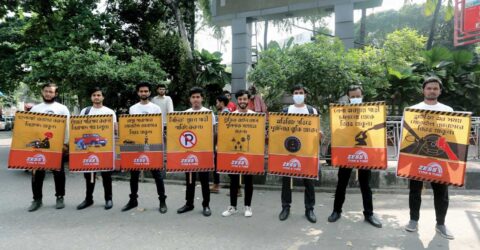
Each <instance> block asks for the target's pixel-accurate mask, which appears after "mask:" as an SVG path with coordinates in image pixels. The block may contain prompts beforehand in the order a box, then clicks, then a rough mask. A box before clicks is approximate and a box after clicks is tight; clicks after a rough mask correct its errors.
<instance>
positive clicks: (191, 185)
mask: <svg viewBox="0 0 480 250" xmlns="http://www.w3.org/2000/svg"><path fill="white" fill-rule="evenodd" d="M197 174H198V178H199V179H200V184H201V185H202V196H203V202H202V206H203V207H208V206H209V204H210V187H209V186H208V181H209V175H210V172H192V173H185V180H186V181H187V190H186V193H185V200H187V205H188V206H193V201H194V199H195V182H196V180H197ZM190 175H191V176H192V179H191V180H192V181H191V182H190Z"/></svg>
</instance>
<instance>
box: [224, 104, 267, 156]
mask: <svg viewBox="0 0 480 250" xmlns="http://www.w3.org/2000/svg"><path fill="white" fill-rule="evenodd" d="M218 135H219V136H218V143H217V152H218V153H244V154H255V155H263V154H264V153H265V114H253V113H252V114H248V113H245V114H243V113H221V114H219V116H218Z"/></svg>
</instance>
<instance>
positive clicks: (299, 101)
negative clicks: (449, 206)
mask: <svg viewBox="0 0 480 250" xmlns="http://www.w3.org/2000/svg"><path fill="white" fill-rule="evenodd" d="M292 94H293V101H294V104H293V105H290V106H289V107H288V108H286V109H285V110H284V112H285V113H289V114H290V113H293V114H315V115H316V114H318V112H317V110H316V109H315V108H313V107H312V106H309V105H307V104H305V97H306V95H307V91H306V90H305V87H304V86H303V85H300V84H298V85H295V86H294V87H293V91H292ZM291 181H292V178H291V177H283V178H282V211H281V212H280V214H279V216H278V218H279V219H280V220H281V221H284V220H286V219H287V218H288V216H289V215H290V204H291V203H292V188H291ZM303 183H304V185H305V217H307V220H308V221H310V222H311V223H315V222H317V217H316V216H315V213H314V212H313V208H314V206H315V189H314V185H313V180H311V179H307V178H304V179H303Z"/></svg>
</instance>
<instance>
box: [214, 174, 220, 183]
mask: <svg viewBox="0 0 480 250" xmlns="http://www.w3.org/2000/svg"><path fill="white" fill-rule="evenodd" d="M213 184H217V185H218V184H220V175H219V174H218V173H217V172H215V171H214V172H213Z"/></svg>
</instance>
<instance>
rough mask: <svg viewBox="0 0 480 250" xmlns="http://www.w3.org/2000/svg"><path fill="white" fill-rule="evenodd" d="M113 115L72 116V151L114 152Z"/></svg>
mask: <svg viewBox="0 0 480 250" xmlns="http://www.w3.org/2000/svg"><path fill="white" fill-rule="evenodd" d="M113 124H114V123H113V115H79V116H72V117H71V118H70V142H69V144H70V147H69V148H70V152H71V153H79V152H85V151H89V152H112V151H113V147H114V140H113V131H114V125H113Z"/></svg>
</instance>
